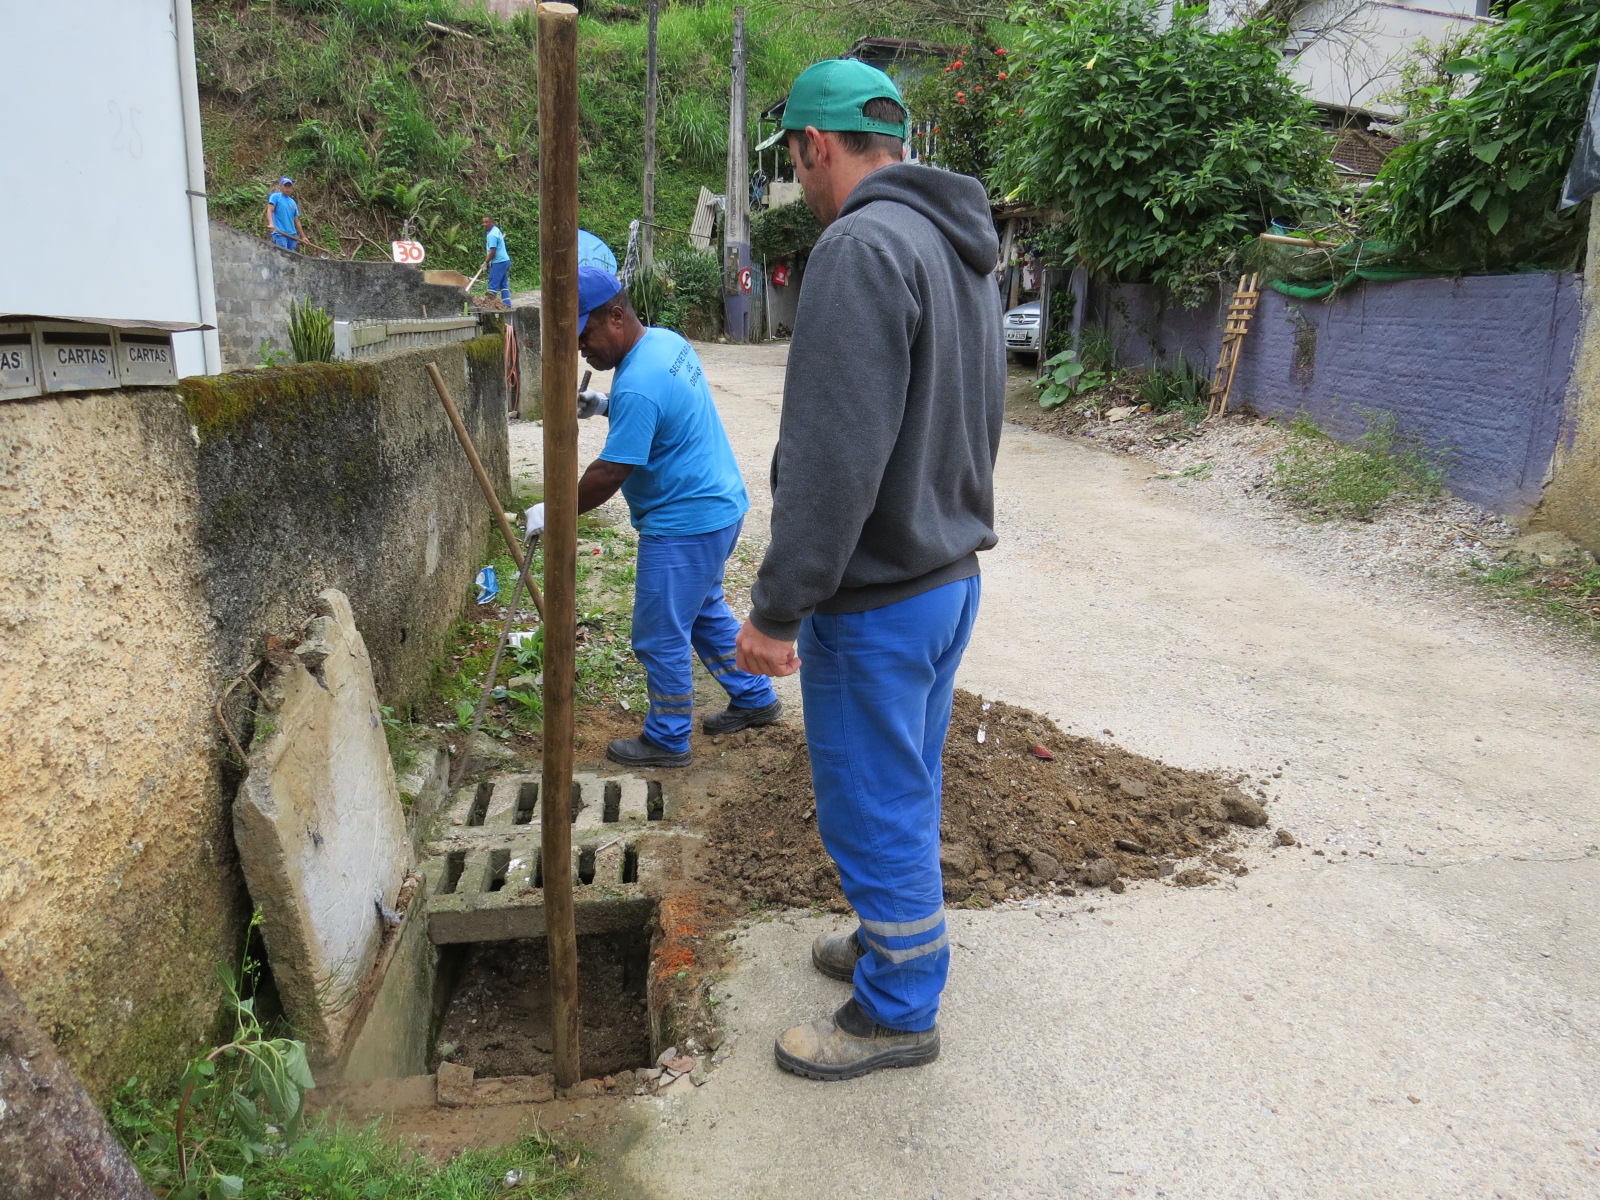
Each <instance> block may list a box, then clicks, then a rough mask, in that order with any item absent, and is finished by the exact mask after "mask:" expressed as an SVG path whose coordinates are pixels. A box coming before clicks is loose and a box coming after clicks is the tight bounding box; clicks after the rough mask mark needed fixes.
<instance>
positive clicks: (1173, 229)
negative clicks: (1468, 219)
mask: <svg viewBox="0 0 1600 1200" xmlns="http://www.w3.org/2000/svg"><path fill="white" fill-rule="evenodd" d="M1280 47H1281V36H1280V35H1279V34H1278V33H1277V32H1276V31H1274V30H1273V29H1272V28H1269V27H1267V26H1264V25H1260V24H1246V25H1243V26H1241V27H1238V28H1235V29H1228V30H1223V31H1220V32H1213V31H1212V30H1211V29H1210V28H1209V27H1208V26H1207V24H1206V17H1205V10H1204V9H1201V8H1178V9H1175V10H1173V12H1172V14H1171V19H1170V20H1168V19H1167V17H1166V15H1165V13H1164V11H1163V9H1162V8H1161V6H1160V4H1159V3H1157V2H1156V0H1081V2H1077V3H1072V4H1067V3H1048V4H1046V5H1044V6H1042V7H1041V8H1039V9H1036V10H1034V11H1033V12H1032V14H1031V17H1030V20H1029V24H1028V26H1027V28H1026V31H1025V33H1024V35H1023V38H1022V41H1021V43H1020V45H1019V46H1018V47H1017V48H1016V50H1015V52H1014V56H1015V57H1016V58H1017V60H1018V61H1019V63H1020V62H1025V63H1026V65H1027V68H1028V69H1030V70H1031V73H1030V74H1028V76H1027V78H1026V80H1025V82H1024V83H1023V85H1022V87H1021V89H1020V90H1019V92H1018V95H1017V107H1018V108H1019V109H1021V110H1022V111H1021V112H1020V113H1017V114H1015V120H1014V121H1008V122H1007V124H1006V127H1005V136H1004V138H1003V150H1002V154H1001V160H1000V164H999V166H998V167H997V168H996V169H995V172H994V174H993V178H994V180H995V181H996V182H997V183H998V184H999V185H1000V190H1002V191H1003V192H1005V193H1006V194H1007V195H1008V196H1011V197H1015V198H1019V199H1024V200H1029V201H1032V202H1033V203H1036V204H1038V205H1041V206H1043V207H1046V208H1053V209H1057V210H1059V211H1062V212H1065V213H1068V214H1070V222H1069V224H1068V225H1067V226H1066V227H1065V229H1066V235H1067V242H1066V245H1065V247H1064V249H1065V251H1066V254H1067V257H1068V258H1069V259H1071V260H1074V261H1081V262H1082V263H1083V264H1084V265H1086V266H1088V267H1089V268H1090V269H1091V270H1093V271H1098V272H1101V273H1103V274H1106V275H1109V276H1112V277H1114V278H1121V279H1128V280H1133V279H1148V280H1151V281H1154V282H1156V283H1160V284H1164V285H1166V286H1167V287H1168V288H1170V289H1171V290H1172V291H1173V292H1174V293H1175V294H1177V295H1178V296H1179V297H1181V298H1182V299H1184V300H1185V301H1187V302H1190V303H1193V302H1197V301H1198V300H1199V299H1200V298H1201V297H1202V296H1203V295H1205V294H1206V293H1207V292H1208V291H1209V289H1210V288H1211V287H1213V286H1215V284H1216V283H1217V282H1218V281H1219V280H1220V279H1221V278H1222V276H1223V275H1224V274H1225V273H1226V272H1227V270H1228V268H1229V267H1230V265H1231V264H1232V262H1233V260H1234V258H1235V257H1236V255H1237V254H1238V252H1239V251H1240V250H1241V248H1242V247H1244V246H1245V245H1247V244H1249V243H1250V241H1251V240H1253V239H1254V237H1255V235H1256V234H1258V233H1260V232H1261V231H1263V230H1265V229H1266V228H1267V227H1268V226H1269V225H1270V224H1271V222H1272V220H1273V218H1274V217H1275V216H1276V217H1285V218H1295V217H1297V216H1298V215H1300V214H1303V213H1307V212H1309V211H1311V210H1316V209H1319V208H1321V207H1322V206H1325V205H1327V204H1329V203H1331V200H1332V195H1333V192H1332V184H1333V169H1332V166H1331V164H1330V163H1329V161H1328V158H1327V143H1326V139H1325V137H1324V135H1323V133H1322V131H1321V130H1320V129H1319V128H1318V126H1317V123H1316V117H1315V112H1314V110H1313V108H1312V107H1311V105H1310V104H1309V103H1308V102H1307V101H1306V100H1305V98H1304V97H1303V96H1302V95H1301V94H1300V93H1299V91H1298V90H1297V89H1296V87H1295V85H1294V84H1293V83H1292V82H1290V80H1289V79H1288V77H1287V76H1285V75H1284V74H1283V68H1282V61H1283V55H1282V51H1281V48H1280Z"/></svg>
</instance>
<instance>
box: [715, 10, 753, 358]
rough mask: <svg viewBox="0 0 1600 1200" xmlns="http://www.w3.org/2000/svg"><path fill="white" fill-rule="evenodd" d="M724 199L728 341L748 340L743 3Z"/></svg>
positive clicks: (737, 16)
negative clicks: (725, 196) (725, 200)
mask: <svg viewBox="0 0 1600 1200" xmlns="http://www.w3.org/2000/svg"><path fill="white" fill-rule="evenodd" d="M726 190H727V202H726V208H725V210H724V213H723V220H722V265H723V287H722V292H723V297H722V300H723V303H722V309H723V316H724V322H723V323H724V324H725V325H726V327H727V334H728V340H729V341H730V342H747V341H749V340H750V288H751V277H750V155H749V145H748V142H747V134H746V130H745V119H744V6H743V5H742V4H741V5H740V6H738V7H737V8H735V9H734V10H733V86H732V91H731V96H730V99H729V103H728V177H727V189H726Z"/></svg>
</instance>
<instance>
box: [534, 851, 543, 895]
mask: <svg viewBox="0 0 1600 1200" xmlns="http://www.w3.org/2000/svg"><path fill="white" fill-rule="evenodd" d="M533 886H534V887H536V888H542V887H543V886H544V854H543V853H542V852H535V854H534V857H533Z"/></svg>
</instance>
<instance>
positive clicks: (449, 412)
mask: <svg viewBox="0 0 1600 1200" xmlns="http://www.w3.org/2000/svg"><path fill="white" fill-rule="evenodd" d="M506 336H507V337H515V336H516V334H515V332H513V330H512V328H511V322H509V321H507V322H506ZM428 377H429V378H430V379H432V380H433V390H434V391H436V392H438V393H439V403H440V404H442V405H444V411H445V415H446V416H447V417H449V418H450V426H451V428H452V429H454V430H455V431H456V440H457V441H459V442H460V443H461V449H462V450H464V451H466V455H467V461H468V462H469V463H471V464H472V473H473V474H474V475H476V476H477V477H478V488H479V489H480V490H481V491H482V492H483V498H484V499H485V500H487V501H488V502H489V511H490V512H492V513H494V519H495V520H496V521H497V522H498V523H499V525H500V536H501V537H503V538H505V540H506V546H507V547H508V548H509V549H510V551H511V561H512V562H514V563H516V564H517V570H518V571H520V572H521V573H522V574H523V575H524V576H527V575H528V562H527V559H526V558H524V557H523V554H522V543H521V542H519V541H518V540H517V535H516V534H514V533H512V532H511V522H510V521H507V520H506V510H505V506H504V505H502V504H501V503H500V497H499V495H498V494H497V493H496V492H495V490H494V484H493V483H491V482H490V480H489V472H487V471H485V470H484V469H483V460H482V459H481V458H479V457H478V450H477V447H475V446H474V445H473V444H472V436H471V435H470V434H469V433H468V432H467V427H466V425H465V424H464V423H463V422H462V420H461V412H460V410H459V409H457V408H456V402H455V401H454V400H452V399H451V398H450V389H449V388H447V387H446V386H445V384H444V376H443V375H441V374H439V364H438V363H429V364H428ZM528 593H529V595H531V596H532V597H533V607H534V608H535V609H537V610H538V613H539V616H540V618H541V619H543V617H544V597H543V596H541V595H540V594H539V585H538V584H536V583H534V582H533V579H532V578H531V577H529V578H528Z"/></svg>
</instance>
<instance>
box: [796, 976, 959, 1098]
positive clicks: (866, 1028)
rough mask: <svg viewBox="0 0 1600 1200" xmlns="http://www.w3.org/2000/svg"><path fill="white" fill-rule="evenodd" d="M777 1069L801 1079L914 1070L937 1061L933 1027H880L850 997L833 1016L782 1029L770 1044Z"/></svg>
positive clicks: (848, 1077)
mask: <svg viewBox="0 0 1600 1200" xmlns="http://www.w3.org/2000/svg"><path fill="white" fill-rule="evenodd" d="M773 1053H774V1054H775V1055H776V1056H777V1059H778V1065H779V1066H780V1067H782V1068H783V1069H784V1070H785V1071H789V1072H791V1073H792V1074H795V1075H803V1076H805V1078H807V1079H821V1080H825V1081H827V1082H833V1081H835V1080H840V1079H858V1078H860V1077H861V1076H862V1075H870V1074H871V1073H872V1072H874V1071H876V1070H879V1069H880V1068H883V1067H919V1066H921V1065H922V1064H923V1063H930V1062H932V1061H933V1060H934V1059H936V1058H938V1057H939V1027H938V1026H937V1025H935V1026H934V1027H933V1028H932V1029H927V1030H924V1031H922V1032H921V1033H909V1032H907V1031H905V1030H901V1029H885V1028H884V1027H883V1026H882V1025H879V1024H878V1023H877V1022H876V1021H874V1020H873V1019H872V1018H871V1017H869V1016H867V1014H866V1013H864V1012H862V1011H861V1006H860V1005H858V1004H857V1003H856V1002H855V997H853V996H852V997H851V998H850V999H849V1000H847V1001H846V1002H845V1004H844V1007H843V1008H841V1009H840V1010H839V1011H838V1012H836V1013H834V1014H833V1016H831V1017H824V1018H823V1019H822V1020H820V1021H812V1022H811V1023H810V1024H809V1025H796V1026H795V1027H794V1028H793V1029H790V1030H787V1031H786V1032H785V1033H784V1034H783V1036H782V1037H780V1038H779V1039H778V1040H777V1042H776V1043H775V1044H774V1046H773Z"/></svg>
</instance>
